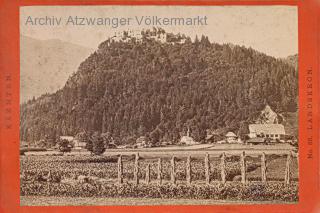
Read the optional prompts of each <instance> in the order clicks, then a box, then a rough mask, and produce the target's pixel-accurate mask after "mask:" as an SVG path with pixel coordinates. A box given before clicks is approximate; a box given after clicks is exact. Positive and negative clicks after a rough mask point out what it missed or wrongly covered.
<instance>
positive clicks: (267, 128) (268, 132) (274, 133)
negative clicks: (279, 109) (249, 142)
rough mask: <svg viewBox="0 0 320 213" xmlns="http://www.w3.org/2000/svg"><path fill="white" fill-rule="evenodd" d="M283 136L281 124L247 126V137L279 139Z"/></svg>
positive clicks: (283, 131)
mask: <svg viewBox="0 0 320 213" xmlns="http://www.w3.org/2000/svg"><path fill="white" fill-rule="evenodd" d="M284 135H285V130H284V126H283V125H282V124H249V137H250V138H256V137H262V138H271V139H280V138H282V137H283V136H284Z"/></svg>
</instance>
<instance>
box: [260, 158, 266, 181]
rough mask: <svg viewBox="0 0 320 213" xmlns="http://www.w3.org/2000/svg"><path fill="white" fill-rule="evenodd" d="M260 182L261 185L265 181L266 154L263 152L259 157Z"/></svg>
mask: <svg viewBox="0 0 320 213" xmlns="http://www.w3.org/2000/svg"><path fill="white" fill-rule="evenodd" d="M261 180H262V182H263V183H265V182H266V181H267V161H266V154H265V153H264V152H263V153H262V156H261Z"/></svg>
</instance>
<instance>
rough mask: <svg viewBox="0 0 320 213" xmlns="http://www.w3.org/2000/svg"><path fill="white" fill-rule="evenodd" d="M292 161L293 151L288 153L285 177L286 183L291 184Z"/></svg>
mask: <svg viewBox="0 0 320 213" xmlns="http://www.w3.org/2000/svg"><path fill="white" fill-rule="evenodd" d="M291 161H292V153H291V152H290V153H289V154H288V155H287V163H286V172H285V177H284V182H285V184H290V179H291V171H290V165H291Z"/></svg>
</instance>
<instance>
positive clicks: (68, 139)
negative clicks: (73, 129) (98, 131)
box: [59, 136, 74, 142]
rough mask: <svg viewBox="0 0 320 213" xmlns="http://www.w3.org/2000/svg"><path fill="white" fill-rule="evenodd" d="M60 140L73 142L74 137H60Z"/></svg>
mask: <svg viewBox="0 0 320 213" xmlns="http://www.w3.org/2000/svg"><path fill="white" fill-rule="evenodd" d="M59 139H60V140H67V141H69V142H73V140H74V137H73V136H60V138H59Z"/></svg>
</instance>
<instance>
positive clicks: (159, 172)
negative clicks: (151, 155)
mask: <svg viewBox="0 0 320 213" xmlns="http://www.w3.org/2000/svg"><path fill="white" fill-rule="evenodd" d="M161 173H162V164H161V158H159V160H158V173H157V175H158V176H157V180H158V184H159V185H161V184H162V174H161Z"/></svg>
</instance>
